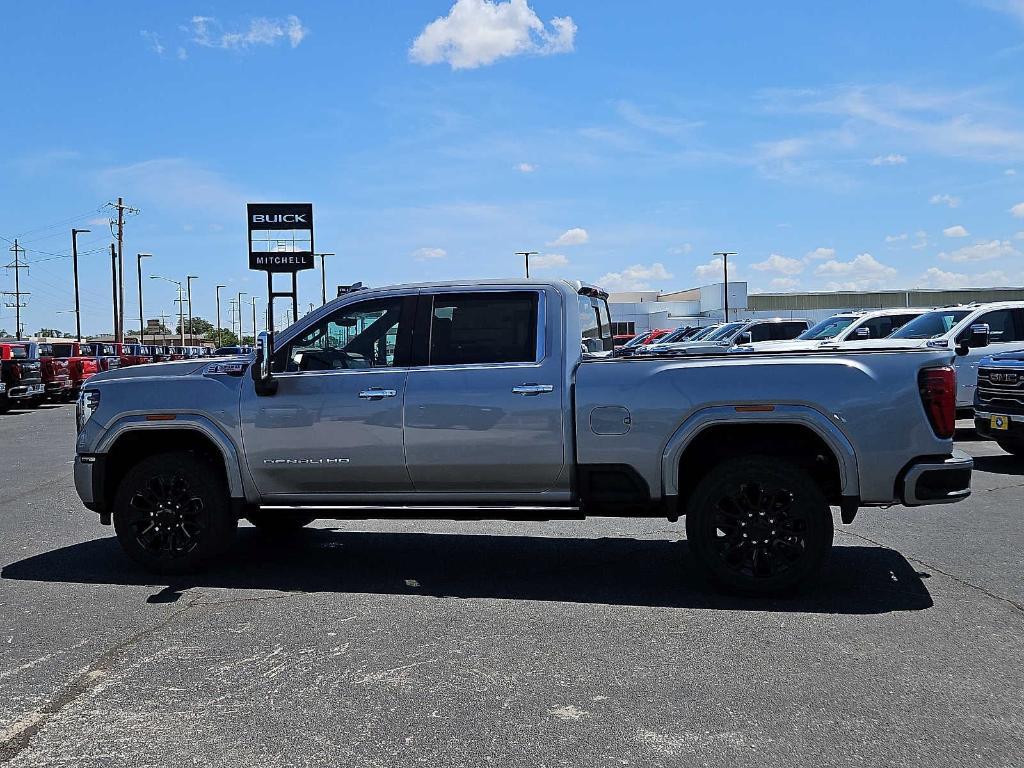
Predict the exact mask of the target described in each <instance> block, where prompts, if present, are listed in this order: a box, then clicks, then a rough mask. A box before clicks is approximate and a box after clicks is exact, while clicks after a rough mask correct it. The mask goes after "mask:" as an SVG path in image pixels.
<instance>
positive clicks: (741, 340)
mask: <svg viewBox="0 0 1024 768" xmlns="http://www.w3.org/2000/svg"><path fill="white" fill-rule="evenodd" d="M751 341H753V337H752V336H751V335H750V331H744V332H743V333H741V334H740V335H739V336H737V337H736V343H737V344H749V343H750V342H751Z"/></svg>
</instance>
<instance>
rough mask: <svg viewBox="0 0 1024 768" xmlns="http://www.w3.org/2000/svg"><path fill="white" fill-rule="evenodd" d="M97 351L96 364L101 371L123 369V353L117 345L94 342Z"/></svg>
mask: <svg viewBox="0 0 1024 768" xmlns="http://www.w3.org/2000/svg"><path fill="white" fill-rule="evenodd" d="M92 346H93V348H94V349H95V350H96V362H97V364H98V365H99V368H100V371H112V370H114V369H115V368H120V367H121V353H120V351H119V350H118V347H117V345H116V344H113V343H107V342H92Z"/></svg>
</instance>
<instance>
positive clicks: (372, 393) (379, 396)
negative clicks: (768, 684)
mask: <svg viewBox="0 0 1024 768" xmlns="http://www.w3.org/2000/svg"><path fill="white" fill-rule="evenodd" d="M397 394H398V390H395V389H379V388H377V387H370V388H369V389H364V390H363V391H362V392H360V393H359V396H360V397H361V398H363V400H383V399H384V398H385V397H394V396H395V395H397Z"/></svg>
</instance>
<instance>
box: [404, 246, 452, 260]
mask: <svg viewBox="0 0 1024 768" xmlns="http://www.w3.org/2000/svg"><path fill="white" fill-rule="evenodd" d="M412 255H413V258H414V259H416V261H429V260H431V259H443V258H444V257H445V256H447V255H448V251H446V250H445V249H444V248H417V249H416V250H415V251H413V252H412Z"/></svg>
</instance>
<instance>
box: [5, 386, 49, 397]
mask: <svg viewBox="0 0 1024 768" xmlns="http://www.w3.org/2000/svg"><path fill="white" fill-rule="evenodd" d="M45 393H46V390H45V389H43V384H42V382H33V383H31V384H19V385H18V386H16V387H8V388H7V397H9V398H10V399H11V400H24V399H25V398H26V397H37V396H39V395H42V394H45Z"/></svg>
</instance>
